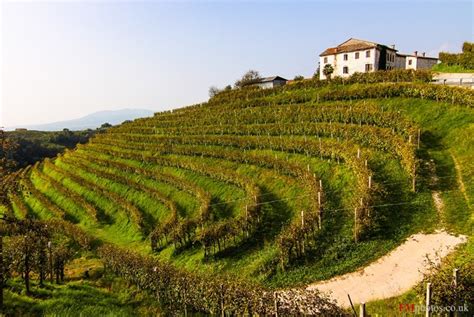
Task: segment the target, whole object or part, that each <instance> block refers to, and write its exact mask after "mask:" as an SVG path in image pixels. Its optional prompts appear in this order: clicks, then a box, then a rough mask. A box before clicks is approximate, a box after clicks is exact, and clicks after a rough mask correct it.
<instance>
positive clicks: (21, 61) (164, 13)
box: [0, 0, 473, 126]
mask: <svg viewBox="0 0 474 317" xmlns="http://www.w3.org/2000/svg"><path fill="white" fill-rule="evenodd" d="M0 1H1V0H0ZM472 3H473V2H472V1H397V2H383V1H380V0H379V1H371V2H365V1H325V2H316V1H313V2H309V1H307V2H298V1H291V2H290V1H286V2H285V1H279V2H270V1H255V2H248V1H246V2H242V1H240V2H237V1H235V2H234V1H220V2H219V1H206V2H204V1H180V2H158V1H154V2H153V1H148V2H124V1H120V2H113V1H99V2H93V1H83V2H80V1H76V2H58V1H56V2H42V3H39V2H2V4H1V11H2V12H1V27H2V33H1V53H2V57H1V62H2V64H1V69H0V73H1V80H2V83H1V87H0V88H1V90H0V93H1V94H2V97H1V107H2V108H1V111H0V126H11V125H19V124H33V123H44V122H51V121H58V120H65V119H72V118H76V117H79V116H82V115H85V114H88V113H91V112H94V111H99V110H108V109H121V108H147V109H151V110H155V111H159V110H165V109H171V108H175V107H181V106H185V105H188V104H192V103H198V102H202V101H205V100H206V99H207V96H208V88H209V86H211V85H216V86H221V87H222V86H225V85H226V84H232V83H233V82H234V81H235V79H237V78H238V77H239V76H240V75H241V74H242V73H244V72H245V71H246V70H248V69H256V70H259V71H260V72H261V74H262V75H265V76H267V75H268V76H270V75H280V76H283V77H287V78H293V77H294V76H295V75H298V74H301V75H304V76H311V75H312V74H313V72H314V71H315V69H316V67H317V60H318V54H319V53H320V52H321V51H323V50H324V49H325V48H326V47H329V46H334V45H337V44H339V43H341V42H343V41H344V40H346V39H348V38H350V37H355V38H362V39H367V40H371V41H375V42H380V43H383V44H396V46H397V48H398V49H399V50H400V51H401V52H405V53H410V52H413V51H415V50H418V51H420V52H421V51H426V52H428V53H429V54H431V55H437V53H438V51H440V50H450V51H459V50H460V47H461V44H462V42H463V41H465V40H470V41H472V40H473V4H472Z"/></svg>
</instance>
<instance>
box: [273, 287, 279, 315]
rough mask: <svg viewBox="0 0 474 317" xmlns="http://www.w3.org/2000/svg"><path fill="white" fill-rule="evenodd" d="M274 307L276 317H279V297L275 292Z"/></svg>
mask: <svg viewBox="0 0 474 317" xmlns="http://www.w3.org/2000/svg"><path fill="white" fill-rule="evenodd" d="M273 306H274V307H275V317H278V296H277V292H273Z"/></svg>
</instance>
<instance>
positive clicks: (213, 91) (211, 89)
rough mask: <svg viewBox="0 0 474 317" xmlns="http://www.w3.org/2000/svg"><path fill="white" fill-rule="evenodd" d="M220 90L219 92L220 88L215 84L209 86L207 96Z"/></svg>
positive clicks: (212, 95) (211, 95) (213, 94)
mask: <svg viewBox="0 0 474 317" xmlns="http://www.w3.org/2000/svg"><path fill="white" fill-rule="evenodd" d="M220 92H221V90H220V89H219V88H217V87H216V86H211V87H209V97H210V98H212V97H214V96H215V95H217V94H218V93H220Z"/></svg>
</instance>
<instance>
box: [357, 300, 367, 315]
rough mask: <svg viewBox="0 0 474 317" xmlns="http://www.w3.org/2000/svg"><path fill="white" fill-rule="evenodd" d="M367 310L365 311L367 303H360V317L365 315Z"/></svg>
mask: <svg viewBox="0 0 474 317" xmlns="http://www.w3.org/2000/svg"><path fill="white" fill-rule="evenodd" d="M365 314H366V311H365V303H364V302H362V303H360V306H359V317H365Z"/></svg>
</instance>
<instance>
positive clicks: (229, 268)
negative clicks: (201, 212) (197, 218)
mask: <svg viewBox="0 0 474 317" xmlns="http://www.w3.org/2000/svg"><path fill="white" fill-rule="evenodd" d="M380 103H382V104H384V107H388V108H391V109H393V110H397V111H398V110H401V111H403V112H404V113H405V114H406V115H407V116H408V117H410V118H412V119H413V120H415V121H417V122H418V123H420V124H421V125H422V127H423V135H422V141H423V147H422V149H421V150H420V155H421V156H422V157H423V158H424V159H427V160H429V159H433V160H434V161H435V162H436V164H437V165H438V166H439V167H440V168H439V169H437V174H438V176H442V177H443V178H442V179H443V180H450V181H446V182H445V181H443V182H440V183H439V184H437V185H435V186H434V187H433V185H429V184H427V182H426V181H425V182H423V181H422V182H421V184H420V185H421V187H420V189H419V193H418V194H417V195H416V197H413V194H411V193H410V192H409V191H408V190H407V188H408V186H406V188H403V189H400V187H398V188H394V191H390V194H389V195H387V196H386V197H385V198H384V202H385V201H387V202H397V201H401V200H407V199H408V200H411V199H415V200H414V201H415V202H417V203H416V204H413V205H406V206H399V207H396V208H394V207H391V208H380V210H378V214H379V215H380V216H381V217H382V219H381V221H380V224H381V225H380V227H379V228H377V230H375V233H374V234H373V236H372V237H371V239H370V240H367V241H365V242H362V243H359V244H358V245H357V246H354V244H352V243H351V241H350V240H351V225H350V222H348V223H346V224H344V219H349V217H351V215H350V214H348V213H347V212H343V211H342V212H335V213H333V214H332V216H333V217H331V218H332V219H333V220H334V222H333V223H331V224H330V226H329V227H328V228H329V229H330V230H328V231H327V232H323V233H322V235H321V249H324V251H325V252H324V256H323V257H322V258H321V256H320V255H319V254H315V257H314V258H313V259H307V262H302V263H299V265H297V266H296V267H294V268H293V269H290V270H288V271H287V272H285V273H282V272H279V273H277V274H275V275H272V274H269V272H268V271H266V270H265V269H263V270H261V269H259V268H260V267H261V265H262V264H265V263H266V262H268V261H269V259H270V258H271V257H272V252H274V251H273V249H272V244H271V243H266V242H265V240H264V243H263V246H262V248H256V249H253V248H252V247H249V246H248V245H247V246H245V245H244V246H243V249H242V250H241V251H240V252H237V253H233V254H230V255H229V256H224V257H222V258H219V259H217V261H215V262H208V263H203V262H202V261H201V260H200V259H201V258H202V254H201V251H196V250H194V249H190V250H188V251H185V252H183V253H180V254H174V253H173V250H172V248H168V249H166V250H165V251H164V252H162V253H161V254H160V255H159V256H160V257H162V258H165V259H169V260H171V261H173V262H174V263H175V264H177V265H179V266H183V267H186V268H192V269H194V270H196V269H197V270H203V271H209V270H211V271H215V272H228V273H236V274H238V275H239V276H240V277H242V278H250V279H252V280H255V281H260V282H263V283H265V284H267V285H269V286H278V287H281V286H289V285H297V284H302V283H307V282H311V281H314V280H318V279H324V278H329V277H331V276H334V275H337V274H342V273H345V272H348V271H352V270H354V269H356V268H358V267H361V266H363V265H364V264H366V263H368V262H370V261H372V260H374V259H376V258H377V257H379V256H381V255H383V254H385V253H387V252H388V251H390V250H391V249H393V248H394V247H395V246H396V245H398V244H399V243H401V242H402V241H403V239H404V238H405V237H407V236H408V235H410V234H412V233H415V232H418V231H431V230H434V229H435V228H436V227H437V226H438V223H439V222H440V220H441V221H442V224H443V226H446V227H447V228H448V229H450V230H451V231H453V232H457V233H465V234H469V235H472V223H473V218H472V209H470V208H469V207H468V205H470V206H472V201H473V198H474V197H473V195H474V191H473V190H474V188H473V186H472V185H473V175H472V174H473V173H474V172H473V171H474V165H473V164H474V163H473V161H474V160H472V158H473V157H474V146H473V142H474V141H473V140H472V135H473V134H474V131H473V118H474V116H473V111H472V110H469V109H468V108H466V107H455V106H451V105H446V104H442V103H436V102H430V101H424V100H414V99H400V98H397V99H388V100H385V99H384V100H380ZM470 136H471V137H470ZM379 155H380V158H381V159H383V158H384V156H383V154H379ZM453 157H454V159H453ZM300 159H301V158H300ZM312 160H313V161H312V162H311V163H312V164H311V165H312V168H315V169H318V168H321V171H325V172H326V173H327V174H326V175H327V177H328V178H331V177H332V180H331V182H329V183H330V184H331V186H332V188H331V189H332V190H335V191H338V190H339V191H341V192H342V193H344V192H345V194H343V195H342V196H345V195H346V194H347V193H348V192H350V181H351V179H352V178H351V173H350V172H349V171H347V170H344V167H343V166H334V167H332V168H331V169H328V166H323V163H322V162H321V161H319V160H318V159H312ZM386 162H387V164H385V165H384V166H377V164H375V168H376V170H377V169H379V171H380V172H382V171H383V173H384V174H385V175H386V179H385V180H384V181H392V182H396V181H400V180H402V179H405V177H406V175H405V174H404V172H403V171H402V169H401V167H400V165H399V164H398V163H397V162H395V161H394V160H387V161H386ZM455 162H456V163H455ZM455 164H457V166H458V168H459V169H460V174H459V175H457V174H456V169H455ZM229 165H232V164H229ZM169 170H172V169H169ZM237 171H238V172H239V173H242V174H244V175H249V176H252V177H253V178H254V179H257V180H258V179H260V182H262V184H264V185H265V186H266V187H271V189H272V191H276V192H280V193H281V194H279V196H280V195H281V196H282V197H283V196H285V195H287V193H288V192H290V193H291V191H298V189H297V186H296V187H293V188H292V187H291V186H290V188H287V187H286V186H283V185H281V184H279V181H277V180H276V178H274V175H273V176H271V174H270V175H268V176H267V178H262V177H261V176H264V174H265V173H266V172H265V171H264V170H263V169H261V168H254V167H245V166H241V167H239V168H238V169H237ZM328 171H330V172H328ZM175 173H177V174H179V173H182V172H180V171H175ZM188 174H189V173H188ZM188 176H189V175H188ZM457 176H460V178H459V177H457ZM272 177H273V178H274V179H273V180H272V181H269V180H270V178H272ZM201 179H203V178H201ZM459 179H461V180H462V182H463V184H464V187H465V191H464V192H462V191H461V190H459V187H460V186H459V184H460V181H459ZM336 180H337V181H336ZM202 183H203V184H204V183H205V182H204V180H202ZM76 187H77V186H76ZM284 187H285V188H284ZM207 189H208V190H209V191H211V192H213V193H218V192H219V191H220V190H221V189H220V188H219V184H216V183H211V184H208V188H207ZM389 189H390V188H389ZM432 189H437V190H441V191H443V194H442V196H443V199H444V200H445V203H446V208H445V212H444V214H443V215H439V216H438V215H437V214H436V212H435V209H434V206H433V204H432V201H431V190H432ZM83 190H84V189H78V191H83ZM284 191H285V193H284ZM222 197H225V198H223V199H224V200H228V198H229V196H228V195H227V196H226V195H222ZM237 197H241V193H239V194H238V195H237ZM466 197H467V201H466ZM94 199H97V198H94ZM27 202H29V203H30V204H31V205H32V207H33V208H35V209H36V210H38V211H39V213H38V215H39V216H42V215H43V214H44V215H45V216H46V215H47V214H46V212H45V211H43V210H42V208H38V207H35V201H34V200H33V199H27ZM98 203H101V204H105V203H104V202H98ZM104 209H107V206H106V204H105V206H104ZM334 209H337V208H336V206H334ZM287 210H288V208H287V206H285V205H279V204H276V205H272V210H271V213H273V214H275V215H276V214H278V213H280V212H285V211H287ZM337 219H342V220H340V221H336V220H337ZM84 226H85V227H86V228H87V230H88V231H89V232H91V233H94V234H97V236H98V237H100V238H103V239H110V237H111V236H113V238H112V240H114V242H116V243H119V244H122V245H127V244H128V243H130V242H132V241H133V247H134V248H136V249H139V250H142V251H144V252H147V251H148V246H147V242H140V241H138V240H137V239H136V237H134V236H133V234H132V236H127V234H125V235H124V232H126V231H127V230H128V229H127V224H123V227H122V226H121V225H120V223H118V224H117V225H116V224H111V225H110V226H102V225H101V226H100V227H97V226H95V225H92V226H91V225H90V224H89V223H87V222H85V223H84ZM106 228H109V229H106ZM122 229H124V230H125V231H122ZM334 232H338V233H339V234H338V235H337V238H336V239H334V236H336V235H335V234H334ZM129 233H130V232H129ZM255 241H258V240H255ZM255 241H250V242H251V243H250V246H251V245H252V242H255Z"/></svg>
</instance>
